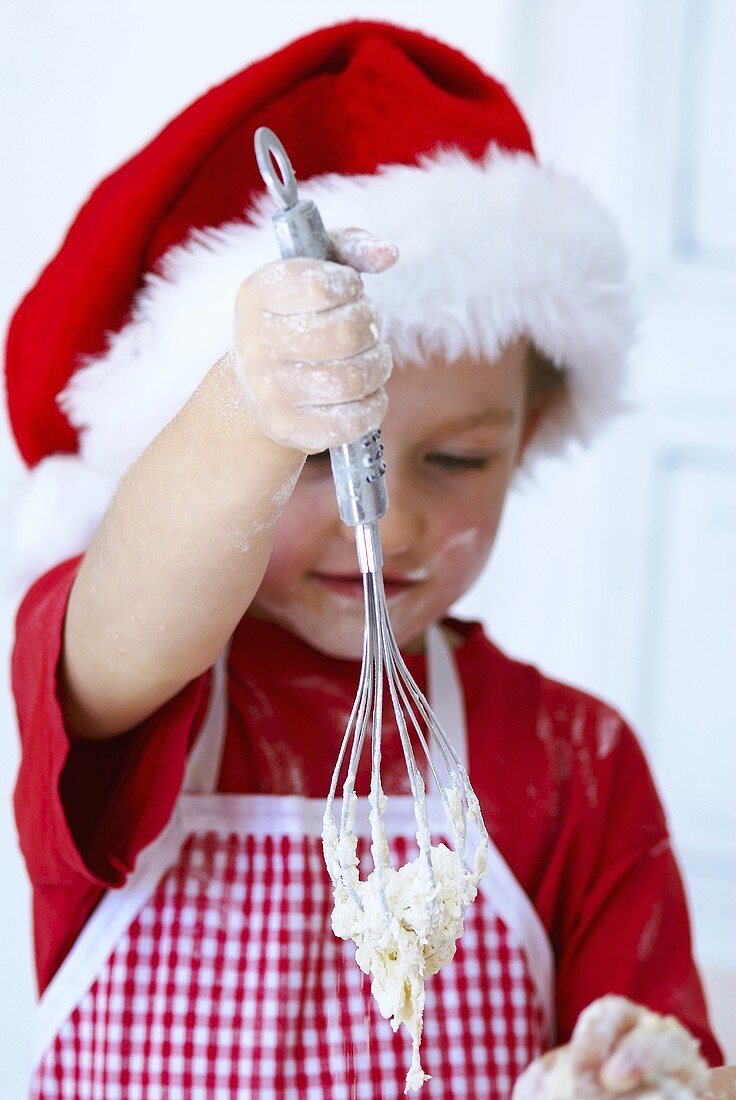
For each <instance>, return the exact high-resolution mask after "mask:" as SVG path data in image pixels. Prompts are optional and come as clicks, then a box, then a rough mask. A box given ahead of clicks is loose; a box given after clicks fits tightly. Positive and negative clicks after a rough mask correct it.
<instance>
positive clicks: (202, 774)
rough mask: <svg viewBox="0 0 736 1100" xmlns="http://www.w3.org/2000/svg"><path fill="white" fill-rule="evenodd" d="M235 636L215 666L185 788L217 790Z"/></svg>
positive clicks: (207, 790) (187, 771) (190, 757)
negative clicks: (230, 658) (228, 666)
mask: <svg viewBox="0 0 736 1100" xmlns="http://www.w3.org/2000/svg"><path fill="white" fill-rule="evenodd" d="M231 644H232V638H230V639H229V640H228V642H227V643H226V645H225V648H224V649H223V650H222V652H221V653H220V655H219V657H218V658H217V660H216V661H215V664H214V666H213V668H212V682H211V685H210V697H209V701H208V703H207V712H206V714H205V716H204V722H203V723H202V729H201V732H200V734H199V737H198V738H197V740H196V741H195V743H194V748H193V749H192V751H191V752H190V754H189V758H188V760H187V767H186V772H185V773H184V786H183V789H184V790H185V791H187V792H190V793H196V794H211V793H212V792H213V791H215V790H217V780H218V779H219V777H220V765H221V764H222V753H223V750H224V748H225V735H226V733H227V719H228V690H227V679H228V677H227V665H228V658H229V656H230V646H231Z"/></svg>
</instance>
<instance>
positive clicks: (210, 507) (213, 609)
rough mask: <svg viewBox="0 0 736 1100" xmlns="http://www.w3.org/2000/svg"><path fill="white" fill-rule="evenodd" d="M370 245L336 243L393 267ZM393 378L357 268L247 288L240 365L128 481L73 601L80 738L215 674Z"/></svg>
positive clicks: (332, 268) (380, 409) (67, 659)
mask: <svg viewBox="0 0 736 1100" xmlns="http://www.w3.org/2000/svg"><path fill="white" fill-rule="evenodd" d="M367 236H368V235H367V234H362V236H361V234H360V232H359V231H345V232H344V233H342V234H341V235H339V236H337V237H335V238H334V239H335V244H336V251H337V255H338V258H339V259H340V260H342V261H344V262H345V263H348V262H349V263H351V264H353V266H354V267H355V268H360V269H361V270H363V271H381V270H383V269H384V268H386V267H389V266H390V265H391V264H393V263H394V262H395V260H396V258H397V253H396V250H395V249H394V248H393V246H390V245H387V243H386V242H381V241H375V246H374V247H373V248H372V249H371V248H370V247H368V248H367V249H366V237H367ZM369 243H370V242H369ZM361 249H362V257H363V258H362V260H361V259H360V256H361ZM347 360H349V362H346V361H347ZM390 370H391V356H390V352H389V350H388V347H387V345H386V344H384V343H381V342H380V341H379V340H378V318H377V314H376V311H375V307H374V306H373V305H372V303H371V302H370V301H369V299H368V298H366V296H365V295H364V294H363V284H362V280H361V278H360V276H359V275H358V274H357V272H356V271H355V270H353V268H352V267H347V266H342V265H338V264H335V263H331V262H326V261H318V260H301V259H297V260H288V261H276V262H275V263H272V264H266V265H264V267H262V268H259V269H258V271H256V272H255V273H254V274H253V275H252V276H251V277H250V278H249V279H246V281H245V283H244V284H243V285H242V287H241V289H240V291H239V294H238V301H237V307H236V340H235V353H229V354H227V355H225V356H223V358H222V359H221V360H220V361H219V362H218V363H217V364H215V366H214V367H212V369H211V370H210V371H209V372H208V374H207V375H206V377H205V378H204V380H203V382H202V383H201V384H200V386H199V387H198V389H197V390H196V391H195V393H194V394H193V395H192V397H191V398H190V400H189V401H188V402H187V403H186V405H185V406H184V407H183V408H182V409H181V410H180V412H179V413H178V414H177V416H176V417H174V419H173V420H172V421H171V422H170V423H169V424H167V426H166V427H165V428H164V429H163V431H161V432H160V433H159V435H158V436H157V437H156V438H155V439H154V440H153V442H152V443H151V444H150V446H149V447H148V448H147V449H146V451H145V452H144V453H143V454H142V455H141V456H140V457H139V458H138V459H137V460H136V461H135V462H134V463H133V465H132V466H131V468H130V469H129V470H128V472H127V473H126V475H125V477H124V478H123V479H122V481H121V483H120V485H119V487H118V490H117V492H116V494H115V496H114V498H113V500H112V502H111V504H110V506H109V508H108V510H107V512H106V514H105V516H104V518H103V521H102V523H101V524H100V527H99V529H98V531H97V533H96V535H95V538H94V539H93V541H92V543H91V545H90V547H89V549H88V550H87V552H86V554H85V556H84V560H83V562H82V565H81V567H80V570H79V573H78V575H77V578H76V580H75V582H74V585H73V587H72V590H71V594H70V598H69V603H68V609H67V614H66V620H65V627H64V643H63V652H62V656H61V662H60V692H61V698H62V705H63V709H64V714H65V719H66V721H67V723H68V725H69V727H70V728H71V729H73V730H74V732H75V733H76V734H77V735H78V736H81V737H85V738H97V737H110V736H113V735H115V734H118V733H120V732H122V731H124V730H126V729H129V728H131V727H133V726H135V725H137V724H138V723H140V722H141V721H142V720H143V719H145V718H146V717H148V715H150V714H152V713H153V712H154V711H155V710H156V709H157V708H158V707H159V706H161V705H162V704H163V703H164V702H166V701H167V700H168V699H170V698H171V697H172V696H174V695H175V694H176V693H177V692H178V691H179V690H180V689H181V688H182V687H183V686H184V685H185V684H187V683H188V682H189V681H190V680H192V679H193V678H194V677H195V676H197V675H199V674H200V673H201V672H203V671H204V670H205V669H206V668H208V667H209V666H210V665H211V664H212V663H213V662H214V660H215V658H216V657H217V654H218V653H219V652H220V650H221V649H222V647H223V645H224V644H225V642H226V640H227V638H228V637H229V636H230V634H231V633H232V631H233V629H234V627H235V626H236V624H237V623H238V621H239V620H240V618H241V616H242V615H243V614H244V612H245V611H246V610H247V608H248V606H249V604H250V603H251V601H252V599H253V597H254V596H255V593H256V591H257V589H258V586H259V584H260V582H261V579H262V577H263V573H264V571H265V568H266V564H267V562H268V557H269V553H270V550H271V544H272V539H273V533H274V529H275V526H276V523H277V522H278V519H279V516H280V514H281V511H282V509H283V507H284V505H285V503H286V501H287V500H288V497H289V495H290V493H291V490H292V489H293V486H294V484H295V482H296V479H297V477H298V475H299V472H300V470H301V467H302V465H303V462H304V458H305V455H306V453H309V452H317V451H321V450H324V449H325V448H326V447H329V446H332V445H335V444H339V443H344V442H349V441H351V440H352V439H354V438H357V437H359V436H360V435H361V434H363V433H364V432H366V431H368V430H369V429H370V428H373V427H376V426H377V424H378V423H379V422H380V421H381V420H382V418H383V415H384V413H385V410H386V395H385V391H384V389H383V384H384V382H385V381H386V379H387V377H388V375H389V373H390Z"/></svg>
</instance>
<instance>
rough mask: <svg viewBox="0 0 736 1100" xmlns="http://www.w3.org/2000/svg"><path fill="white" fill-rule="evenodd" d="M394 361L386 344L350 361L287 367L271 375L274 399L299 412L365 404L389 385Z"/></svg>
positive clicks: (301, 364) (331, 360)
mask: <svg viewBox="0 0 736 1100" xmlns="http://www.w3.org/2000/svg"><path fill="white" fill-rule="evenodd" d="M392 365H393V361H392V358H391V349H390V347H389V346H388V344H386V343H383V342H381V343H378V344H376V346H375V347H373V348H369V349H368V351H364V352H361V354H360V355H354V356H352V357H351V358H350V359H328V360H325V361H323V362H321V363H307V362H303V363H300V362H294V363H283V364H282V365H281V366H279V367H277V368H276V369H274V370H273V371H270V372H269V374H268V375H267V378H268V384H269V386H270V388H271V391H272V394H273V397H274V399H276V400H278V401H280V402H282V403H283V404H290V405H293V406H295V407H296V408H305V409H311V408H313V407H314V406H315V405H343V404H345V403H346V402H348V401H361V400H362V399H363V398H364V397H367V396H368V395H369V394H371V393H374V392H375V391H376V390H378V389H380V388H381V386H383V385H385V383H386V382H387V381H388V379H389V377H390V375H391V368H392Z"/></svg>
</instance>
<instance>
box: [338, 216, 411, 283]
mask: <svg viewBox="0 0 736 1100" xmlns="http://www.w3.org/2000/svg"><path fill="white" fill-rule="evenodd" d="M328 235H329V237H330V240H331V241H332V245H333V248H334V251H335V259H336V260H337V262H338V263H339V264H348V265H349V266H350V267H354V268H355V270H356V271H365V272H367V273H369V274H377V273H378V272H379V271H385V270H386V268H388V267H393V265H394V264H395V263H396V261H397V260H398V258H399V250H398V248H397V247H396V245H395V244H392V243H391V241H386V240H384V239H383V238H382V237H375V236H374V235H373V233H369V232H368V230H367V229H358V228H357V227H356V226H352V225H351V226H348V227H347V228H346V229H331V230H329V231H328Z"/></svg>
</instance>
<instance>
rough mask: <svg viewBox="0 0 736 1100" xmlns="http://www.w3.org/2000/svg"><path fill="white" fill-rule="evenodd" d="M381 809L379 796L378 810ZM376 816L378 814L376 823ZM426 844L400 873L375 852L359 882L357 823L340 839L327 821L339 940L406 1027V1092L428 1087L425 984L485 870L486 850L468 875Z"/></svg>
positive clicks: (452, 855) (393, 1020)
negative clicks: (349, 946)
mask: <svg viewBox="0 0 736 1100" xmlns="http://www.w3.org/2000/svg"><path fill="white" fill-rule="evenodd" d="M448 794H449V795H450V801H451V816H452V817H455V814H456V813H457V807H456V806H455V805H454V804H453V803H454V802H455V801H456V799H455V797H454V796H455V794H456V792H452V793H451V792H449V791H448ZM384 805H385V798H384V797H382V798H381V811H382V810H383V808H384ZM374 814H375V810H374V811H372V814H371V816H372V818H373V816H374ZM428 841H429V837H428V834H426V833H425V834H422V833H421V832H420V833H418V834H417V842H418V844H419V848H420V855H418V856H417V858H416V859H414V860H412V861H411V862H410V863H406V864H404V866H403V867H399V868H398V869H396V868H394V867H392V866H391V863H390V858H389V852H388V846H387V845H386V844H385V842H384V843H383V845H382V846H381V849H380V850H378V851H377V850H376V848H375V846H374V848H373V860H374V869H373V871H371V873H370V874H369V875H368V877H367V878H366V879H365V880H361V879H360V877H359V873H358V855H357V838H356V836H355V834H354V832H353V831H352V822H351V827H350V829H349V830H348V832H347V833H346V834H343V835H339V834H338V832H337V829H336V827H335V824H334V820H333V818H332V816H331V814H329V815H327V814H326V815H325V830H324V833H323V842H324V848H325V858H326V861H327V865H328V868H331V869H332V872H334V873H333V882H334V883H335V905H334V909H333V913H332V929H333V931H334V933H335V935H336V936H339V937H340V938H341V939H344V940H353V942H354V943H355V945H356V952H355V960H356V962H357V963H358V966H359V967H360V969H361V970H362V971H363V972H364V973H366V974H369V975H370V976H371V978H372V982H371V993H372V994H373V996H374V997H375V998H376V1001H377V1003H378V1008H379V1011H380V1012H381V1015H382V1016H383V1017H384V1018H385V1019H387V1020H389V1022H390V1024H391V1027H392V1028H393V1030H394V1031H398V1029H399V1027H400V1026H401V1024H404V1026H405V1027H406V1029H407V1031H408V1032H409V1035H410V1036H411V1039H412V1060H411V1065H410V1067H409V1071H408V1073H407V1077H406V1085H405V1089H404V1091H405V1092H409V1091H416V1090H418V1089H420V1088H421V1087H422V1085H423V1084H424V1082H425V1081H428V1080H429V1075H428V1074H426V1073H425V1072H424V1071H423V1069H422V1066H421V1062H420V1057H419V1049H420V1044H421V1038H422V1025H423V1013H424V997H425V980H426V979H427V978H428V977H430V976H431V975H432V974H436V973H437V971H438V970H440V969H441V967H443V966H445V965H446V964H447V963H449V962H450V961H451V960H452V958H453V957H454V955H455V947H456V943H457V940H458V939H459V938H460V936H462V934H463V921H464V917H465V913H466V911H467V908H468V906H469V905H470V904H471V903H472V902H473V900H474V899H475V897H476V894H477V892H478V883H479V882H480V879H481V878H482V876H483V874H484V873H485V867H486V862H485V860H486V853H487V848H486V846H485V844H481V845H480V847H479V848H478V849H477V850H476V854H475V863H474V867H473V870H472V871H469V870H468V869H467V868H466V866H465V865H464V863H463V861H462V860H461V858H460V856H459V855H458V853H457V852H456V851H454V850H451V849H450V848H448V847H446V846H445V845H444V844H437V845H431V846H430V845H429V843H428ZM425 843H426V845H427V847H426V848H424V845H425ZM423 848H424V850H425V851H426V850H427V849H428V850H429V851H430V852H431V859H432V867H433V870H434V877H435V884H434V887H433V886H432V883H431V881H430V875H429V868H428V865H427V860H426V857H425V856H424V855H423V854H421V853H422V850H423ZM338 861H339V862H338ZM339 866H341V867H342V875H341V874H340V872H339V870H338V867H339ZM346 869H347V870H348V871H349V878H347V882H346V875H345V871H346ZM332 872H331V873H332ZM381 885H383V894H384V897H385V908H384V903H383V901H382V898H381ZM432 901H434V904H432Z"/></svg>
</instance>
